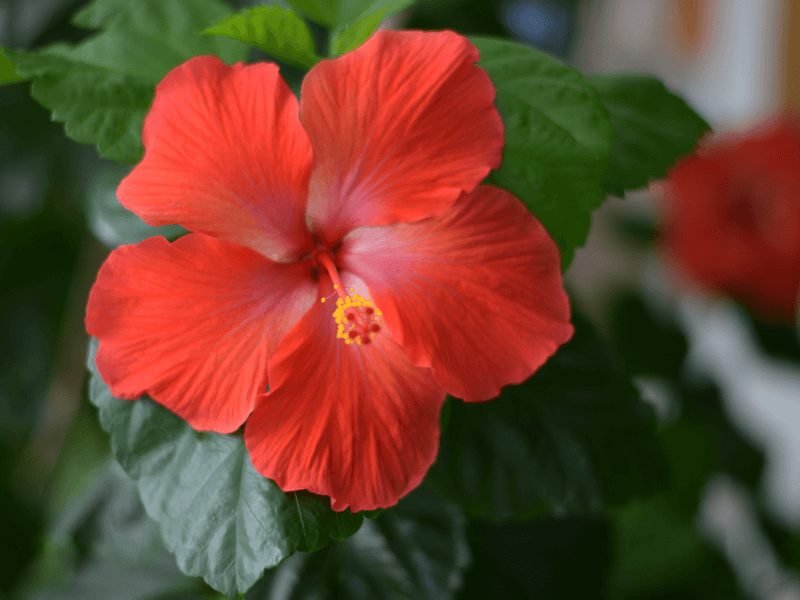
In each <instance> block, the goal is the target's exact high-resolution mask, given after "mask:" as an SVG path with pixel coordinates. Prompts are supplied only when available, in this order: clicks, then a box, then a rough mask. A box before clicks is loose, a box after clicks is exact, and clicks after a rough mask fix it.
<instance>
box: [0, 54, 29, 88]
mask: <svg viewBox="0 0 800 600" xmlns="http://www.w3.org/2000/svg"><path fill="white" fill-rule="evenodd" d="M24 80H25V78H24V77H22V76H21V75H20V74H19V73H17V67H16V65H14V62H13V61H12V60H11V59H10V58H9V57H8V54H6V50H5V48H0V85H7V84H9V83H17V82H18V81H24Z"/></svg>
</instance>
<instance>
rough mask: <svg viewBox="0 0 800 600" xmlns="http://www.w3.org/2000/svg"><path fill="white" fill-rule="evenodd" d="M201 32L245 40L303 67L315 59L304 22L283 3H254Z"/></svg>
mask: <svg viewBox="0 0 800 600" xmlns="http://www.w3.org/2000/svg"><path fill="white" fill-rule="evenodd" d="M204 33H207V34H210V35H218V36H223V37H229V38H232V39H234V40H239V41H241V42H245V43H247V44H250V45H252V46H255V47H256V48H258V49H259V50H263V51H264V52H266V53H267V54H269V55H271V56H274V57H275V58H277V59H279V60H282V61H284V62H286V63H288V64H290V65H294V66H296V67H301V68H304V69H308V68H311V67H313V66H314V64H315V63H316V62H317V61H318V60H319V57H318V56H317V53H316V51H315V49H314V40H313V38H312V37H311V31H310V30H309V29H308V26H307V25H306V24H305V21H303V20H302V19H301V18H300V17H298V16H297V15H296V14H295V13H294V12H292V11H291V10H290V9H288V8H284V7H283V6H277V5H271V6H257V7H256V8H250V9H247V10H244V11H242V12H240V13H238V14H235V15H231V16H230V17H227V18H226V19H224V20H222V21H220V22H219V23H217V24H216V25H214V26H213V27H209V28H208V29H206V30H205V32H204Z"/></svg>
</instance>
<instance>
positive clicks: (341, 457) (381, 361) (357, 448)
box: [245, 282, 444, 511]
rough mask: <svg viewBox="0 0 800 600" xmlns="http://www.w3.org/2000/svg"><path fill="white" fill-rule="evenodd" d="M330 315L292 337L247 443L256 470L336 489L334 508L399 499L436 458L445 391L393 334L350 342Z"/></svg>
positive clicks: (275, 364)
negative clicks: (409, 356) (411, 358)
mask: <svg viewBox="0 0 800 600" xmlns="http://www.w3.org/2000/svg"><path fill="white" fill-rule="evenodd" d="M351 283H352V282H351ZM356 286H357V287H359V286H358V284H356ZM360 287H363V286H360ZM331 315H332V313H331V306H330V304H318V305H317V307H316V308H313V309H312V310H311V311H309V312H308V314H307V315H306V316H305V317H303V319H302V320H301V321H300V322H299V323H298V324H297V326H296V327H295V329H294V330H293V331H292V332H291V333H290V334H289V335H287V336H286V338H285V340H284V342H283V343H282V344H281V345H280V347H279V348H278V351H277V353H276V354H275V356H274V358H273V360H272V361H271V363H270V379H271V382H272V391H270V393H269V395H268V396H267V398H266V400H264V401H263V402H262V403H260V404H259V406H258V407H257V408H256V410H255V412H253V414H252V416H251V417H250V418H249V419H248V421H247V425H246V427H245V442H246V444H247V448H248V450H249V451H250V456H251V458H252V460H253V464H254V465H255V468H256V469H257V470H258V471H259V472H260V473H261V474H263V475H264V476H265V477H268V478H270V479H272V480H273V481H275V482H276V483H277V484H278V486H280V488H281V489H282V490H284V491H293V490H309V491H311V492H314V493H317V494H324V495H326V496H330V498H331V506H332V508H333V509H334V510H344V509H346V508H348V507H349V508H350V509H351V510H353V511H360V510H372V509H375V508H381V507H386V506H391V505H393V504H395V503H396V502H397V501H398V500H399V499H400V498H401V497H402V496H404V495H405V494H407V493H408V492H410V491H411V490H412V489H414V488H415V487H416V486H417V485H418V484H419V483H420V482H421V481H422V478H423V477H424V475H425V473H426V472H427V470H428V468H429V467H430V465H431V464H432V463H433V460H434V458H435V457H436V451H437V448H438V443H439V412H440V410H441V406H442V403H443V401H444V391H443V390H442V389H441V388H440V387H439V386H438V385H437V384H436V383H435V381H434V379H433V376H432V374H431V372H430V369H426V368H420V367H416V366H414V365H412V364H411V363H410V362H409V360H408V359H407V358H406V356H405V354H404V352H403V350H402V349H401V348H400V347H399V346H398V345H397V344H396V343H395V342H394V341H393V340H392V339H391V337H390V336H389V335H388V332H386V331H382V332H380V333H378V334H377V336H376V337H375V340H374V342H373V343H371V344H369V345H361V346H358V345H355V344H354V345H350V346H348V345H345V344H344V342H343V341H342V340H340V339H337V338H336V324H335V322H334V321H333V318H332V316H331Z"/></svg>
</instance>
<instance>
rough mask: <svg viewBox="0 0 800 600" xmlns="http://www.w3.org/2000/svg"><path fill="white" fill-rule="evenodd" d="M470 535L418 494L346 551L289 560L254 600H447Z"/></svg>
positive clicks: (453, 513) (447, 509)
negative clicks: (340, 599) (334, 599)
mask: <svg viewBox="0 0 800 600" xmlns="http://www.w3.org/2000/svg"><path fill="white" fill-rule="evenodd" d="M464 529H465V523H464V518H463V515H462V514H461V512H460V511H459V510H457V509H455V508H454V507H453V506H451V505H448V504H446V503H444V502H442V500H441V499H439V498H437V497H436V496H435V495H433V494H432V493H431V492H429V491H428V490H425V489H419V490H417V491H416V492H414V493H413V494H412V495H411V496H409V497H408V498H406V499H404V500H403V501H402V502H400V504H399V505H398V506H397V507H395V508H393V509H392V510H390V511H384V512H383V513H382V514H381V515H380V516H379V517H378V518H376V519H371V520H367V521H365V522H364V525H363V526H362V527H361V529H360V530H359V532H358V533H357V534H356V535H354V536H353V537H352V538H350V539H349V540H347V541H346V542H344V543H343V544H337V545H334V546H329V547H328V548H326V549H325V550H322V551H321V552H317V553H315V554H296V555H295V556H293V557H292V558H290V559H288V560H287V561H286V562H285V563H283V564H282V565H281V566H280V567H278V568H277V569H276V570H275V571H273V572H270V573H269V574H268V575H267V577H266V578H265V579H264V581H263V582H262V583H261V584H259V585H258V587H257V588H255V589H254V590H253V592H252V593H251V594H248V599H249V600H262V599H264V600H266V599H267V598H282V599H283V600H301V599H311V598H315V599H323V598H325V599H327V598H347V599H348V600H361V599H364V600H372V599H374V598H392V599H398V600H399V599H408V600H447V599H448V598H452V597H453V594H454V593H455V592H456V591H457V590H458V589H459V588H460V587H461V583H462V574H463V571H464V569H465V568H466V567H467V565H468V564H469V550H468V547H467V542H466V534H465V530H464Z"/></svg>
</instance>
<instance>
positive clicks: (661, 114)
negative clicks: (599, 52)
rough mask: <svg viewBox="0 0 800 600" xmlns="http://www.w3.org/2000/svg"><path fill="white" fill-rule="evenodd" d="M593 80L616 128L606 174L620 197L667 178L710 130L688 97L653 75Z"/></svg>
mask: <svg viewBox="0 0 800 600" xmlns="http://www.w3.org/2000/svg"><path fill="white" fill-rule="evenodd" d="M588 80H589V82H590V83H591V84H592V86H593V87H594V88H595V89H596V90H597V91H598V92H599V94H600V97H601V99H602V101H603V106H605V108H606V110H607V111H608V116H609V118H610V119H611V127H612V128H613V130H614V143H613V146H612V150H611V159H610V161H609V165H608V174H607V175H606V186H607V189H608V191H609V192H611V193H612V194H616V195H619V196H621V195H623V194H624V193H625V192H626V191H628V190H634V189H637V188H641V187H644V186H646V185H647V183H648V182H649V181H652V180H654V179H660V178H662V177H663V176H664V175H666V172H667V169H669V168H670V167H671V166H672V165H673V164H674V163H675V162H676V161H677V160H678V159H679V158H680V157H682V156H683V155H685V154H689V153H690V152H691V151H692V150H693V149H694V147H695V146H696V145H697V141H698V140H699V139H700V137H701V136H702V135H703V134H704V133H706V132H707V131H708V130H709V126H708V123H706V122H705V121H704V120H703V118H702V117H700V116H699V115H698V114H697V113H696V112H695V111H694V110H692V108H691V107H690V106H689V105H688V104H687V103H686V101H684V100H683V99H682V98H680V97H679V96H676V95H675V94H673V93H671V92H670V91H669V90H668V89H667V88H666V87H664V84H663V83H661V82H660V81H659V80H658V79H655V78H654V77H648V76H644V75H592V76H590V77H589V78H588Z"/></svg>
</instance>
